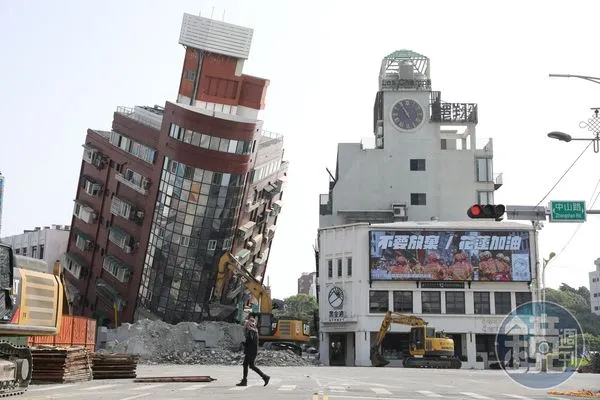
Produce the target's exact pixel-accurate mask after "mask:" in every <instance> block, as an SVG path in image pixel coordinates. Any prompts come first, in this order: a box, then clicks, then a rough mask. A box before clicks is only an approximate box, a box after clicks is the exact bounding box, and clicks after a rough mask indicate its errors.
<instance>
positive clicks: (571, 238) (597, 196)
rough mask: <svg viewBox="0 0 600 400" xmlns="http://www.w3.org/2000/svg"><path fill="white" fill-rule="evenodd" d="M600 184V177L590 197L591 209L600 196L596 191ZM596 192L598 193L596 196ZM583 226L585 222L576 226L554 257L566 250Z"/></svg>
mask: <svg viewBox="0 0 600 400" xmlns="http://www.w3.org/2000/svg"><path fill="white" fill-rule="evenodd" d="M598 186H600V178H599V179H598V181H597V182H596V186H595V187H594V191H593V192H592V196H591V198H590V202H591V205H590V210H591V209H593V208H594V205H595V204H596V201H598V198H599V197H600V191H599V192H598V193H596V189H598ZM594 194H595V195H596V197H594ZM592 198H593V199H594V201H593V202H592ZM582 227H583V224H579V225H578V226H577V228H575V230H574V231H573V234H572V235H571V237H570V238H569V240H567V243H565V245H564V246H563V248H562V249H560V251H559V252H558V254H556V255H555V256H554V258H558V256H560V255H561V254H562V252H563V251H565V249H566V248H567V247H569V245H570V244H571V242H572V241H573V239H575V236H577V233H578V232H579V230H580V229H581V228H582Z"/></svg>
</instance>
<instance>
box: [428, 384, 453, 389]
mask: <svg viewBox="0 0 600 400" xmlns="http://www.w3.org/2000/svg"><path fill="white" fill-rule="evenodd" d="M433 386H437V387H443V388H455V387H456V386H454V385H444V384H441V383H434V384H433Z"/></svg>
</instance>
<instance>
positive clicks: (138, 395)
mask: <svg viewBox="0 0 600 400" xmlns="http://www.w3.org/2000/svg"><path fill="white" fill-rule="evenodd" d="M151 394H152V393H142V394H136V395H135V396H129V397H125V398H124V399H121V400H133V399H139V398H140V397H146V396H150V395H151Z"/></svg>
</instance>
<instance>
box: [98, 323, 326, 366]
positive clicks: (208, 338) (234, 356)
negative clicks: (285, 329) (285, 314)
mask: <svg viewBox="0 0 600 400" xmlns="http://www.w3.org/2000/svg"><path fill="white" fill-rule="evenodd" d="M243 340H244V328H243V326H242V325H240V324H232V323H227V322H214V321H205V322H200V323H195V322H181V323H179V324H177V325H170V324H168V323H166V322H163V321H151V320H147V319H146V320H140V321H138V322H136V323H135V324H123V325H121V326H120V327H119V328H117V329H111V330H104V331H102V332H101V333H100V334H99V340H98V347H99V348H98V349H97V352H98V353H121V354H135V355H137V356H139V364H204V365H241V364H242V362H243V360H244V354H243V352H242V351H241V346H240V344H241V342H242V341H243ZM256 363H257V364H258V365H264V366H282V367H283V366H305V365H314V364H316V363H318V362H316V361H311V360H308V359H305V358H303V357H300V356H298V355H296V354H294V353H293V352H292V351H290V350H264V349H260V351H259V354H258V357H257V359H256Z"/></svg>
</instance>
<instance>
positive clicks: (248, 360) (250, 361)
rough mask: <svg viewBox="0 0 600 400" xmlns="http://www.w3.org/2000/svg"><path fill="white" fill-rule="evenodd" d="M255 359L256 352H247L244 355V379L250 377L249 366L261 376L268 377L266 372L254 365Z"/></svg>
mask: <svg viewBox="0 0 600 400" xmlns="http://www.w3.org/2000/svg"><path fill="white" fill-rule="evenodd" d="M254 360H256V354H246V356H245V357H244V377H243V379H244V380H246V379H247V378H248V368H250V369H251V370H252V371H254V372H256V373H257V374H258V375H260V377H261V378H263V379H264V378H265V377H266V375H265V373H264V372H262V371H261V370H260V369H259V368H258V367H257V366H256V365H254Z"/></svg>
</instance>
